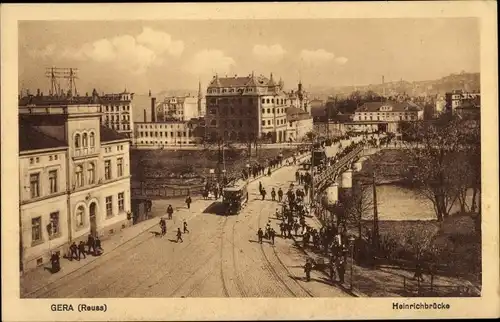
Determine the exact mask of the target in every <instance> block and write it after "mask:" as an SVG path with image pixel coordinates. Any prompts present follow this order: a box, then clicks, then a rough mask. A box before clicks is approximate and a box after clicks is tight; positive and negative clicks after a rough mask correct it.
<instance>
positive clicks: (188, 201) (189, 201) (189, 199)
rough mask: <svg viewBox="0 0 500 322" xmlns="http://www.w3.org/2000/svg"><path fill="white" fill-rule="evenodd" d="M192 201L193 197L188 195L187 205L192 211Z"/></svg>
mask: <svg viewBox="0 0 500 322" xmlns="http://www.w3.org/2000/svg"><path fill="white" fill-rule="evenodd" d="M191 201H192V200H191V196H189V195H188V196H187V198H186V205H187V208H188V209H191Z"/></svg>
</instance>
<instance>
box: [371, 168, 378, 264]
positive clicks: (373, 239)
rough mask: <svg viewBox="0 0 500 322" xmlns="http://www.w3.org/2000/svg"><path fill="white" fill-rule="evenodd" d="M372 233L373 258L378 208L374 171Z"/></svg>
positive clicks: (376, 239) (376, 245) (375, 249)
mask: <svg viewBox="0 0 500 322" xmlns="http://www.w3.org/2000/svg"><path fill="white" fill-rule="evenodd" d="M372 186H373V234H372V243H373V245H372V246H373V251H374V253H373V257H374V259H375V254H376V251H377V250H378V209H377V185H376V182H375V171H374V172H373V181H372Z"/></svg>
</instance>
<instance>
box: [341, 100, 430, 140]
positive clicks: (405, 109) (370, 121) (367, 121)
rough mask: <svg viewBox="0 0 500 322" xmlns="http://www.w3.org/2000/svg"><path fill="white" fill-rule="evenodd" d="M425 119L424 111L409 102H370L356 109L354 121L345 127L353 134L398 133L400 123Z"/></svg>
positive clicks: (347, 123)
mask: <svg viewBox="0 0 500 322" xmlns="http://www.w3.org/2000/svg"><path fill="white" fill-rule="evenodd" d="M423 117H424V111H423V109H422V108H421V107H420V106H418V105H416V104H414V103H412V102H409V101H406V102H402V103H400V102H369V103H365V104H363V105H362V106H360V107H359V108H358V109H356V111H355V113H354V116H353V121H352V122H346V123H344V125H345V126H346V130H347V131H353V132H365V131H367V132H377V131H382V132H392V133H397V132H398V131H399V123H400V122H402V121H417V120H422V119H423Z"/></svg>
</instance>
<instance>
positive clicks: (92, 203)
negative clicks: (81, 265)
mask: <svg viewBox="0 0 500 322" xmlns="http://www.w3.org/2000/svg"><path fill="white" fill-rule="evenodd" d="M100 110H101V105H100V104H99V103H89V104H81V103H78V104H74V103H71V102H67V103H66V104H63V103H62V102H61V101H59V102H55V101H54V100H53V99H51V98H50V99H46V100H45V99H44V97H40V98H39V99H37V102H36V104H33V102H32V104H30V105H20V107H19V117H20V122H19V166H20V167H19V169H20V170H19V180H20V191H19V197H20V199H19V200H20V205H19V206H20V208H19V209H20V210H19V222H20V228H21V229H20V252H21V264H22V269H23V270H29V269H32V268H35V267H37V266H40V265H43V264H44V263H45V262H47V261H48V260H49V259H50V255H51V253H52V252H60V253H61V254H66V253H67V251H68V246H69V244H71V243H72V242H78V241H80V240H86V239H87V237H88V235H89V234H92V235H99V236H106V235H109V234H113V233H115V232H117V231H119V230H120V229H122V228H125V227H126V226H127V225H128V222H129V220H128V218H127V213H128V212H129V211H130V165H129V164H130V161H129V160H130V157H129V142H130V141H129V140H130V139H129V138H127V137H126V136H125V135H124V134H121V133H118V132H116V131H114V130H111V129H109V128H107V127H104V126H102V125H101V124H100V123H101V116H102V113H101V112H100Z"/></svg>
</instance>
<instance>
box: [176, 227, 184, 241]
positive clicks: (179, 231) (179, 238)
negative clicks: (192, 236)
mask: <svg viewBox="0 0 500 322" xmlns="http://www.w3.org/2000/svg"><path fill="white" fill-rule="evenodd" d="M179 240H180V241H181V243H183V242H184V241H183V240H182V232H181V229H180V228H177V240H176V242H177V243H178V242H179Z"/></svg>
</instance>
